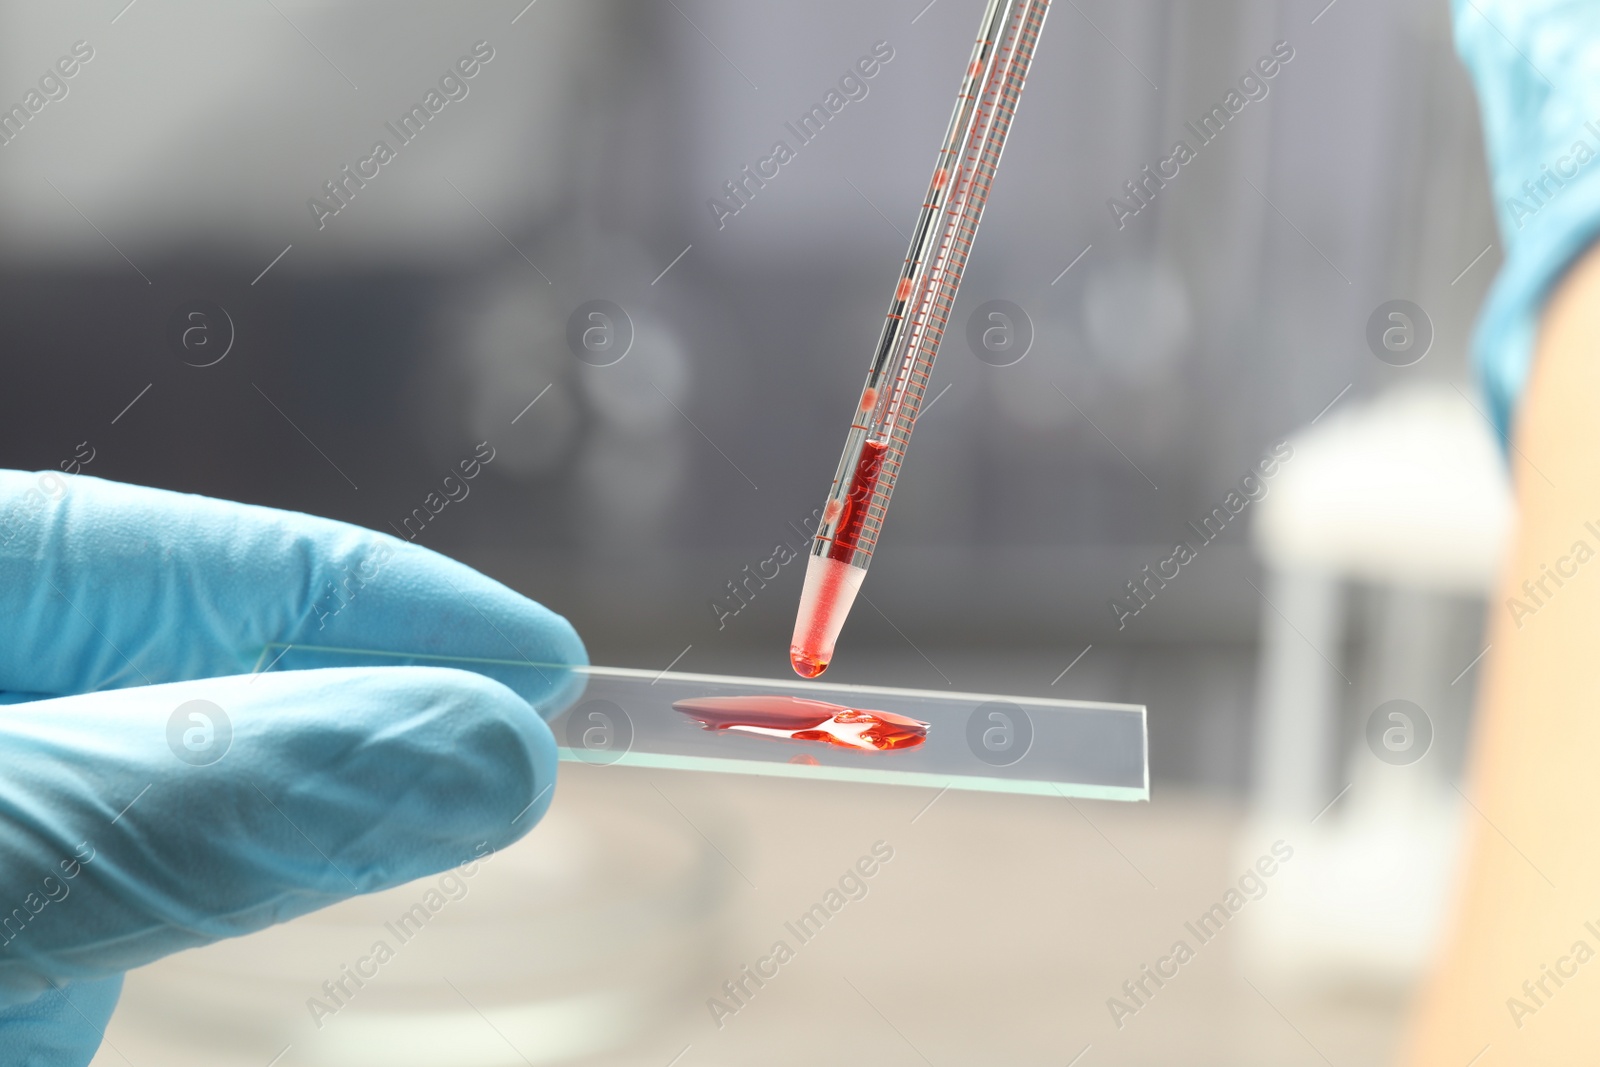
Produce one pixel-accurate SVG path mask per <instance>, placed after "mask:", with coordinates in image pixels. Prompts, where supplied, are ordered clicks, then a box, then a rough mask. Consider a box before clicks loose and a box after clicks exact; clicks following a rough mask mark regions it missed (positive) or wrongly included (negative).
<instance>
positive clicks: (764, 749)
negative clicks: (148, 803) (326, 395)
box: [256, 644, 1150, 800]
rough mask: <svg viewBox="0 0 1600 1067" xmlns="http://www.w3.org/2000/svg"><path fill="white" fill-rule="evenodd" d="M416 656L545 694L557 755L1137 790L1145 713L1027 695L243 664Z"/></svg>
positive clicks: (625, 675) (501, 663)
mask: <svg viewBox="0 0 1600 1067" xmlns="http://www.w3.org/2000/svg"><path fill="white" fill-rule="evenodd" d="M357 666H427V667H447V668H448V667H453V668H457V669H462V670H470V671H475V672H477V673H479V674H484V675H488V676H489V677H492V678H494V679H496V680H498V681H500V682H503V683H504V684H506V685H507V686H509V687H510V688H512V689H513V690H516V691H518V692H520V693H523V694H524V695H527V694H530V693H537V694H550V693H553V694H555V695H554V697H551V698H546V700H545V706H543V707H539V709H538V710H539V711H540V713H541V714H543V715H544V716H545V718H546V719H547V721H549V723H550V727H551V729H552V731H553V732H554V733H555V737H556V743H557V745H558V746H559V751H560V757H561V759H563V760H569V761H573V762H583V763H590V764H598V765H616V766H623V767H650V768H665V769H674V770H691V771H711V772H719V773H729V774H757V775H768V776H774V777H783V778H818V779H824V780H831V781H845V782H875V783H880V784H887V785H913V786H931V787H933V788H936V789H943V788H949V789H966V790H974V791H979V792H990V793H1025V794H1033V795H1037V796H1061V797H1084V798H1089V799H1096V800H1148V799H1149V798H1150V772H1149V757H1148V744H1147V737H1146V725H1145V709H1144V708H1143V707H1142V706H1139V705H1136V704H1105V703H1094V702H1088V701H1078V700H1055V699H1046V698H1041V697H1023V696H1004V695H997V694H981V693H950V692H938V691H932V690H922V689H890V688H882V687H878V686H864V685H836V684H830V683H822V682H808V681H802V680H799V679H796V678H786V679H767V678H737V677H729V676H725V675H712V674H686V673H681V672H674V671H652V670H634V669H629V668H622V667H592V666H584V667H572V666H563V665H559V664H547V663H532V662H529V661H526V660H512V659H504V660H501V659H468V658H463V657H456V656H433V655H418V654H413V653H403V652H388V651H381V650H371V649H350V648H322V647H315V646H310V645H282V644H275V645H268V646H267V647H266V648H265V649H263V651H262V654H261V658H260V660H259V661H258V663H257V665H256V670H257V671H265V670H271V671H284V670H309V669H314V668H323V667H357Z"/></svg>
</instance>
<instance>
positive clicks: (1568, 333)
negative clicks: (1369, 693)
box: [1400, 249, 1600, 1067]
mask: <svg viewBox="0 0 1600 1067" xmlns="http://www.w3.org/2000/svg"><path fill="white" fill-rule="evenodd" d="M1597 402H1600V251H1597V250H1595V249H1591V250H1590V251H1589V252H1588V253H1587V254H1586V255H1585V257H1584V258H1583V259H1581V260H1580V261H1579V262H1578V264H1577V265H1576V266H1574V267H1573V269H1572V270H1571V271H1570V272H1569V273H1568V275H1567V276H1566V277H1565V279H1564V280H1563V281H1562V282H1561V284H1560V286H1559V287H1558V288H1557V289H1556V291H1555V292H1554V294H1553V296H1552V298H1551V299H1550V301H1549V303H1548V305H1547V306H1546V309H1545V313H1544V316H1543V319H1542V322H1541V326H1540V332H1539V340H1538V345H1537V348H1536V356H1535V362H1534V367H1533V374H1532V378H1531V380H1530V381H1529V384H1528V389H1527V392H1526V394H1525V395H1524V397H1523V400H1522V404H1521V407H1520V410H1519V412H1518V415H1517V419H1516V425H1515V432H1514V435H1513V443H1514V447H1513V449H1512V452H1511V457H1510V464H1511V468H1512V472H1513V475H1514V477H1515V480H1516V495H1517V505H1518V511H1519V520H1518V527H1517V531H1516V534H1515V536H1514V538H1513V540H1512V545H1511V550H1510V552H1509V554H1508V556H1507V559H1506V562H1505V565H1504V570H1503V571H1502V573H1501V576H1500V580H1499V583H1498V587H1497V590H1496V592H1495V595H1494V598H1493V601H1492V603H1491V606H1490V625H1489V642H1490V650H1489V653H1488V656H1487V657H1486V658H1485V661H1484V664H1485V666H1484V674H1483V680H1482V686H1481V692H1480V701H1479V705H1480V708H1479V716H1478V722H1477V725H1476V731H1475V737H1474V743H1473V748H1472V752H1473V756H1472V759H1471V763H1470V766H1469V768H1468V771H1467V774H1466V779H1465V781H1463V782H1462V783H1461V790H1462V792H1463V793H1464V794H1465V795H1466V796H1467V797H1468V798H1470V800H1471V806H1470V807H1467V808H1466V809H1465V818H1466V819H1467V830H1468V836H1467V849H1466V853H1465V855H1464V860H1463V866H1462V877H1461V879H1460V882H1459V886H1460V889H1459V892H1458V894H1457V896H1456V899H1454V900H1453V901H1452V902H1451V904H1450V911H1449V913H1448V915H1447V918H1446V934H1445V939H1444V942H1443V943H1442V945H1441V954H1440V959H1439V962H1438V964H1437V966H1436V968H1435V970H1434V973H1433V974H1432V975H1431V977H1430V979H1429V981H1428V983H1427V984H1426V986H1425V988H1424V990H1423V993H1422V996H1421V999H1420V1001H1419V1004H1418V1010H1417V1013H1416V1017H1415V1019H1414V1022H1413V1026H1412V1028H1411V1032H1410V1034H1409V1039H1408V1042H1407V1046H1406V1050H1405V1054H1404V1055H1403V1057H1402V1059H1401V1061H1400V1062H1402V1063H1404V1064H1406V1065H1408V1067H1435V1065H1437V1067H1465V1065H1466V1064H1467V1063H1468V1062H1478V1063H1481V1064H1482V1065H1483V1067H1487V1065H1489V1064H1539V1065H1541V1067H1561V1065H1566V1064H1584V1065H1586V1067H1587V1065H1592V1064H1595V1063H1600V1023H1597V1021H1596V1020H1597V1018H1600V413H1597ZM1485 1046H1492V1048H1491V1051H1489V1052H1488V1053H1486V1054H1484V1056H1483V1059H1482V1060H1481V1061H1475V1060H1474V1058H1475V1057H1477V1056H1478V1055H1479V1054H1480V1053H1481V1052H1483V1050H1484V1048H1485Z"/></svg>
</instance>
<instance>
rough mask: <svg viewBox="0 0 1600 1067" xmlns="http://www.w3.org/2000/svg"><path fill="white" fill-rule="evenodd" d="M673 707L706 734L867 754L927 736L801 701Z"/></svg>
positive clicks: (918, 726)
mask: <svg viewBox="0 0 1600 1067" xmlns="http://www.w3.org/2000/svg"><path fill="white" fill-rule="evenodd" d="M672 706H673V708H675V709H676V710H678V711H681V712H683V713H684V714H685V715H688V716H690V717H692V718H694V719H698V720H699V721H700V725H702V726H704V727H705V728H706V729H707V730H736V731H738V732H739V733H744V734H754V735H756V736H758V737H771V738H774V739H777V740H789V741H821V742H824V743H825V744H830V745H838V746H840V747H841V748H853V749H856V750H858V751H866V752H884V751H887V750H889V749H898V748H915V747H916V746H918V745H920V744H922V742H923V741H924V740H925V739H926V738H927V736H928V724H927V723H925V722H922V721H920V720H918V719H912V718H908V717H907V716H905V715H896V714H894V713H893V712H890V711H871V710H868V709H866V708H851V707H846V706H844V705H843V704H829V703H828V702H826V701H823V700H808V699H806V698H804V697H789V696H777V695H773V694H764V695H760V696H747V697H695V698H692V699H689V700H677V701H673V704H672Z"/></svg>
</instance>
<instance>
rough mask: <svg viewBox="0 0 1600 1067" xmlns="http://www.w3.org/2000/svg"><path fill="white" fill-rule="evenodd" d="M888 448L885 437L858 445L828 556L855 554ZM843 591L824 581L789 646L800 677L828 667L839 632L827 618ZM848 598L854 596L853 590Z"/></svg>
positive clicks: (847, 557)
mask: <svg viewBox="0 0 1600 1067" xmlns="http://www.w3.org/2000/svg"><path fill="white" fill-rule="evenodd" d="M888 451H889V443H888V442H887V441H867V442H866V443H864V444H863V445H862V446H861V456H860V458H859V459H857V460H856V470H855V477H854V478H853V479H852V480H851V483H850V492H849V493H848V494H846V496H845V499H844V506H843V507H842V508H841V509H840V511H839V516H838V525H837V526H836V527H835V529H834V534H833V543H832V544H830V545H829V546H828V552H827V558H828V559H831V560H835V561H837V562H839V563H844V564H849V563H850V562H851V560H853V559H854V558H855V554H856V546H857V545H858V544H859V543H860V541H861V528H862V526H863V524H865V522H866V521H867V507H868V505H869V504H871V503H872V495H873V493H874V492H876V491H877V488H878V479H879V478H881V477H882V476H883V458H884V456H885V454H887V453H888ZM843 592H844V585H843V583H842V582H837V581H834V582H829V583H827V584H825V585H823V587H822V589H821V590H820V595H819V596H818V598H817V603H816V605H815V607H814V609H813V611H812V616H811V617H812V620H813V625H812V626H811V627H809V628H808V629H807V631H806V632H805V633H804V634H801V635H800V639H799V640H798V641H796V642H795V643H794V644H792V645H790V646H789V663H790V665H791V666H793V667H794V672H795V673H796V674H798V675H799V676H800V677H802V678H815V677H817V676H818V675H819V674H821V673H822V672H823V671H825V670H827V669H828V663H829V661H830V659H831V658H832V654H833V641H834V639H835V638H836V637H837V636H838V627H837V626H832V625H830V620H831V619H832V618H833V616H834V614H835V613H837V612H839V611H840V610H841V607H842V606H841V603H840V601H841V600H842V599H843V597H842V594H843ZM851 599H854V591H853V590H852V591H851Z"/></svg>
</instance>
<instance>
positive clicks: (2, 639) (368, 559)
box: [0, 471, 585, 1067]
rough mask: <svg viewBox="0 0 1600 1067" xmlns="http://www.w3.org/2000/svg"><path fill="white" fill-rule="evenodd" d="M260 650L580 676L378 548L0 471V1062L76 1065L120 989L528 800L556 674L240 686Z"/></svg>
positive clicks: (451, 569) (499, 605) (336, 677)
mask: <svg viewBox="0 0 1600 1067" xmlns="http://www.w3.org/2000/svg"><path fill="white" fill-rule="evenodd" d="M330 583H332V585H330ZM335 589H337V593H335ZM352 594H353V595H352ZM270 642H304V643H306V644H310V645H319V644H320V645H328V646H343V647H358V648H379V649H389V650H402V651H411V652H416V653H426V654H434V655H452V656H471V657H481V658H488V659H502V660H530V661H533V662H543V663H555V664H577V663H582V662H585V654H584V649H583V645H582V643H581V642H580V641H579V640H578V636H577V634H576V633H575V632H574V631H573V629H572V627H571V626H569V625H568V624H567V622H566V620H564V619H562V618H561V617H560V616H558V615H555V614H553V613H552V612H550V611H548V610H546V609H545V608H543V607H540V606H539V605H538V604H535V603H533V602H532V601H529V600H527V599H525V598H523V597H521V596H519V595H517V594H516V593H514V592H512V591H511V590H509V589H507V588H505V587H504V586H502V585H500V584H498V583H496V582H494V581H491V580H490V579H488V578H486V577H484V576H483V575H481V574H478V573H477V572H475V571H473V570H471V569H470V568H468V567H466V566H463V565H462V564H459V563H455V562H453V561H451V560H448V559H446V558H444V557H442V556H439V555H437V554H435V553H432V552H428V551H426V550H424V549H422V548H419V547H417V546H415V545H411V544H408V543H405V542H402V541H399V540H397V539H396V538H393V537H389V536H387V535H384V534H375V533H372V532H370V531H367V530H362V529H358V528H355V527H351V526H346V525H343V524H341V523H336V522H331V521H328V520H325V519H317V518H312V517H309V516H305V515H297V514H293V513H289V512H280V511H272V510H269V509H266V508H259V507H248V506H244V505H239V504H231V503H226V502H223V501H218V500H210V499H207V498H205V497H197V496H188V495H183V494H178V493H169V492H163V491H159V490H153V489H144V488H138V487H135V486H128V485H119V484H117V483H115V482H106V481H101V480H99V479H96V478H89V477H85V476H77V477H73V478H63V477H62V476H60V475H57V474H54V473H45V474H42V475H33V474H26V473H21V472H16V471H0V692H3V693H4V694H5V696H4V697H3V698H0V702H3V706H0V1064H5V1065H6V1067H15V1065H24V1064H26V1065H32V1064H41V1065H43V1064H48V1065H50V1067H65V1065H75V1064H87V1063H88V1062H89V1061H90V1059H91V1058H92V1057H93V1055H94V1052H95V1049H96V1048H97V1047H98V1046H99V1044H100V1040H101V1032H102V1030H103V1029H104V1027H105V1025H106V1022H107V1020H108V1019H109V1018H110V1015H111V1011H112V1008H113V1007H114V1005H115V1003H116V1000H117V995H118V993H119V991H120V989H121V985H122V977H121V975H122V972H123V971H125V970H127V969H128V968H131V967H137V966H139V965H141V964H145V963H149V962H150V961H152V960H155V959H158V958H159V957H161V956H165V955H167V954H168V953H171V952H176V951H178V950H180V949H185V948H190V947H192V946H195V945H202V944H205V943H207V942H211V941H215V940H217V939H219V938H224V937H233V936H236V935H239V934H245V933H249V932H251V931H253V930H259V929H261V928H262V927H265V926H269V925H271V924H273V923H278V922H283V921H284V920H286V919H291V918H294V917H295V916H297V915H303V914H305V913H306V912H310V911H314V910H316V909H318V908H321V907H324V906H326V905H328V904H332V903H334V902H335V901H339V900H342V899H344V898H346V897H349V896H353V895H355V894H358V893H369V892H373V891H375V890H379V889H385V888H388V887H390V886H395V885H399V884H402V883H404V882H408V881H411V880H412V879H415V878H420V877H423V876H425V875H428V874H432V873H434V872H437V871H441V870H444V869H445V868H447V867H452V866H456V865H459V864H461V863H463V862H464V861H466V860H468V859H471V858H473V855H474V853H475V852H478V851H481V850H482V849H483V847H484V844H485V843H486V844H487V847H489V848H500V847H502V846H504V845H506V844H508V843H510V842H512V841H514V840H516V839H517V838H518V837H520V836H522V835H523V834H524V833H526V832H527V831H528V829H529V828H531V827H532V826H533V824H534V823H536V822H537V821H538V820H539V818H540V817H541V816H542V815H543V814H544V812H545V809H546V808H547V807H548V806H549V804H550V796H551V787H552V786H553V785H554V784H555V771H556V751H555V743H554V741H553V739H552V737H551V734H550V730H549V728H548V727H547V726H546V725H545V722H544V720H543V719H542V718H541V717H540V715H539V714H535V713H534V710H533V708H537V709H538V711H539V712H540V713H542V714H543V715H546V716H549V715H553V714H554V713H556V712H557V711H559V710H561V708H563V707H564V706H565V705H566V704H567V703H569V702H570V701H571V700H572V699H574V698H575V696H576V695H577V691H578V689H579V688H580V687H581V680H580V678H579V677H578V676H576V675H574V674H572V673H571V672H568V671H563V670H559V669H557V670H546V671H544V672H535V671H531V670H523V671H519V672H518V674H517V677H518V678H520V679H521V681H520V683H519V684H520V685H521V686H522V690H521V691H520V692H516V691H513V690H512V689H511V688H508V687H507V686H506V685H504V684H502V683H501V682H498V681H494V680H492V679H490V678H487V677H484V676H483V675H481V674H476V673H470V672H466V671H459V670H449V669H443V668H437V667H416V666H399V667H382V668H336V669H329V670H298V671H287V672H282V671H275V672H272V673H265V674H258V675H255V676H250V675H248V674H247V672H249V671H251V669H252V668H253V667H254V666H255V665H256V664H257V662H258V658H259V656H260V654H261V652H262V649H263V646H265V645H267V644H268V643H270ZM193 700H202V701H209V702H211V703H212V704H214V705H216V706H218V707H220V708H221V709H222V710H223V714H224V715H225V716H226V720H227V723H228V724H231V731H232V737H231V743H229V742H228V741H227V739H226V736H225V734H226V732H227V728H226V726H225V725H223V724H222V722H221V721H220V717H219V716H217V715H216V714H214V713H212V712H210V711H207V709H206V706H205V705H198V706H197V707H198V708H199V709H200V710H201V712H202V716H201V717H200V718H193V717H191V715H190V713H189V712H190V711H193V710H194V709H193V708H191V709H189V711H186V712H184V713H183V714H180V715H178V716H177V720H176V722H175V723H174V713H175V711H176V710H177V709H178V708H179V707H180V706H181V705H184V704H185V703H187V702H189V701H193ZM530 704H532V705H533V708H530V707H529V705H530ZM208 729H210V731H211V732H210V733H209V734H208ZM222 745H226V746H227V747H226V753H225V754H224V755H223V756H222V758H221V759H219V760H216V762H209V763H208V762H206V761H208V760H211V759H212V758H214V756H215V754H216V752H217V751H219V750H220V747H221V746H222Z"/></svg>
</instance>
